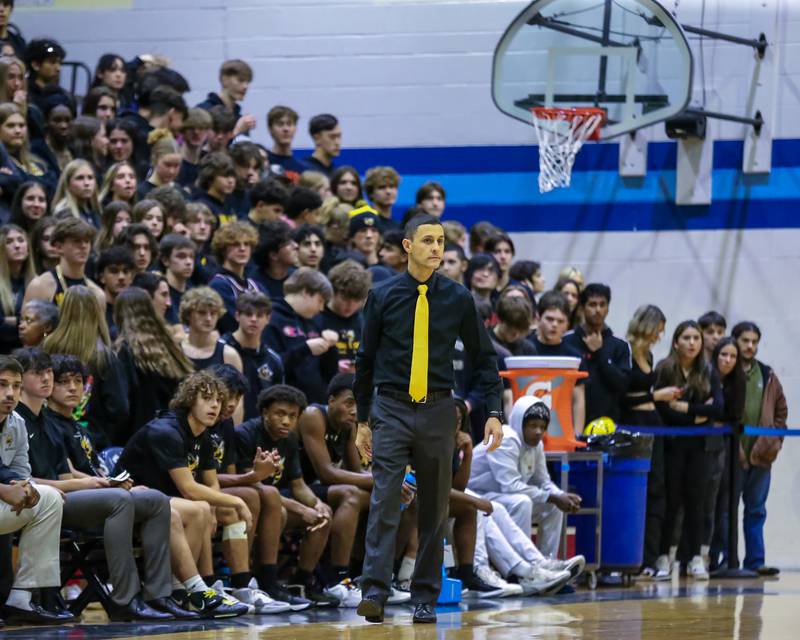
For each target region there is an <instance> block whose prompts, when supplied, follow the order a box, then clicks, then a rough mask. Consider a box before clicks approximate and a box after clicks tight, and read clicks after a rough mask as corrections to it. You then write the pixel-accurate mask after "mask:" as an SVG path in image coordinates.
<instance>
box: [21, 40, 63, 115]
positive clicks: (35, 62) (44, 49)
mask: <svg viewBox="0 0 800 640" xmlns="http://www.w3.org/2000/svg"><path fill="white" fill-rule="evenodd" d="M66 55H67V54H66V52H65V51H64V47H62V46H61V45H60V44H58V42H56V41H55V40H52V39H50V38H42V39H37V40H31V41H30V43H29V44H28V48H27V51H26V54H25V63H26V64H27V65H28V70H29V79H28V100H29V101H30V102H32V103H33V104H35V105H36V106H37V107H39V108H40V109H41V110H42V111H44V104H43V103H42V98H43V96H42V91H43V89H44V88H45V87H47V86H49V85H56V86H58V80H59V76H60V75H61V63H62V62H63V61H64V58H65V57H66Z"/></svg>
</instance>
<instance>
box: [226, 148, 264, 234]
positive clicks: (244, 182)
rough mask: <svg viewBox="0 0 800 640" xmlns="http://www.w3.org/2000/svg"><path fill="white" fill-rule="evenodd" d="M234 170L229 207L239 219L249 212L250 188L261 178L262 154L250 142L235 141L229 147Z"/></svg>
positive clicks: (245, 216) (242, 218) (262, 168)
mask: <svg viewBox="0 0 800 640" xmlns="http://www.w3.org/2000/svg"><path fill="white" fill-rule="evenodd" d="M229 153H230V156H231V159H232V160H233V166H234V169H235V170H236V186H235V187H234V189H233V192H232V193H231V195H230V196H229V198H228V199H229V201H230V203H231V207H232V209H233V211H234V213H235V214H236V217H237V218H238V219H239V220H244V219H245V218H247V214H248V213H250V190H251V189H252V188H253V187H254V186H255V185H256V184H257V183H258V181H259V180H261V174H262V172H263V171H264V156H262V155H261V150H260V149H259V148H258V146H257V145H255V144H253V143H252V142H248V141H246V140H245V141H244V142H237V143H236V144H234V145H232V146H231V147H230V149H229Z"/></svg>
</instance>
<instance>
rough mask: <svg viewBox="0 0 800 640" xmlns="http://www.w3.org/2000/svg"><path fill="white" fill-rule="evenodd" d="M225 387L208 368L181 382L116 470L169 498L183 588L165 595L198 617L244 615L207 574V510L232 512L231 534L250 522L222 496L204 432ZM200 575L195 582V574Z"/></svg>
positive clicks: (210, 522) (210, 526)
mask: <svg viewBox="0 0 800 640" xmlns="http://www.w3.org/2000/svg"><path fill="white" fill-rule="evenodd" d="M224 394H225V390H224V387H223V386H222V383H221V382H219V380H217V378H216V377H214V375H213V374H212V373H210V372H207V371H198V372H196V373H193V374H191V375H190V376H188V377H187V378H185V379H184V380H183V382H181V385H180V386H179V387H178V391H177V392H176V394H175V396H174V397H173V399H172V401H171V402H170V409H171V411H168V412H164V413H162V414H161V415H160V416H159V417H158V418H156V419H155V420H153V421H151V422H149V423H148V424H147V425H146V426H144V427H143V428H141V429H139V431H137V432H136V433H135V434H134V436H133V437H132V438H131V439H130V441H129V442H128V444H127V445H126V446H125V449H124V450H123V452H122V454H121V455H120V457H119V460H118V462H117V469H116V471H117V472H118V471H121V470H125V471H127V472H128V473H130V474H131V477H132V478H133V479H134V482H135V483H136V484H142V485H145V486H148V487H153V488H157V489H159V490H160V491H161V492H163V493H165V494H167V495H168V496H170V498H171V499H170V505H171V506H172V509H173V511H174V512H175V513H174V515H173V525H175V524H177V525H178V526H177V527H176V526H173V534H172V535H175V533H174V532H175V529H176V528H180V529H182V530H183V532H184V536H185V540H186V542H187V544H186V545H182V548H181V550H180V552H179V553H174V552H173V553H172V558H171V560H172V573H173V574H174V575H175V577H176V578H177V579H178V580H179V581H181V582H182V583H183V586H184V587H185V589H178V590H176V591H174V592H173V594H172V598H173V600H175V601H176V602H178V603H179V604H180V605H181V606H182V607H183V608H187V609H189V610H193V611H201V612H203V616H204V617H228V616H231V615H240V614H242V613H247V611H248V607H247V606H246V605H240V604H238V603H237V602H236V601H232V600H230V599H229V598H227V597H225V596H224V594H222V593H217V592H216V591H215V590H214V589H213V588H210V587H209V585H208V581H209V580H211V578H212V577H213V576H212V574H213V568H212V555H211V536H212V535H213V533H214V530H215V529H216V520H215V519H214V517H213V516H212V512H211V506H214V507H217V508H218V509H230V510H232V511H234V512H235V513H236V516H237V518H236V523H235V525H232V526H235V532H232V533H234V535H236V536H240V535H243V534H245V533H246V532H247V530H249V529H250V527H251V525H252V516H251V514H250V510H249V509H248V508H247V505H246V504H245V502H244V501H243V500H242V499H241V498H238V497H236V496H231V495H228V494H225V493H223V492H222V491H221V490H220V487H219V481H218V479H217V472H216V465H215V463H214V459H213V458H212V456H211V445H210V441H209V438H208V434H207V433H206V429H208V428H210V427H212V426H213V425H214V424H215V423H216V422H217V419H218V417H219V413H220V410H221V408H222V400H223V398H224ZM198 569H199V570H200V571H202V572H203V575H204V576H205V577H204V578H201V577H200V571H198Z"/></svg>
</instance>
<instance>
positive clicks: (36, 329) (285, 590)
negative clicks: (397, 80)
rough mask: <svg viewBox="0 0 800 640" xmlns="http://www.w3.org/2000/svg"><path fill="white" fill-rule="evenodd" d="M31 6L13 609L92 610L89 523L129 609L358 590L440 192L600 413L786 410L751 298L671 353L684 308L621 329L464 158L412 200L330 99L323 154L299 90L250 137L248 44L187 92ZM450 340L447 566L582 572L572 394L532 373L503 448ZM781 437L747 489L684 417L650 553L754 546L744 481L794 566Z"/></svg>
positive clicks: (407, 570) (272, 601) (670, 421)
mask: <svg viewBox="0 0 800 640" xmlns="http://www.w3.org/2000/svg"><path fill="white" fill-rule="evenodd" d="M13 6H14V3H13V0H0V54H1V55H0V143H2V144H1V145H0V223H1V224H2V226H0V423H1V424H2V430H1V431H0V534H6V535H4V536H3V537H2V538H0V539H2V540H3V542H2V545H0V557H2V560H0V562H1V563H2V564H1V565H0V566H1V571H2V583H3V584H0V601H3V600H4V601H5V606H4V608H3V612H4V613H3V617H4V618H6V619H7V621H9V622H14V623H31V624H61V623H64V622H69V621H73V620H75V615H73V613H71V612H70V611H69V608H68V603H69V602H71V601H74V600H75V598H77V597H79V594H80V593H81V591H82V589H84V588H88V587H86V586H85V585H86V583H85V582H82V581H80V580H75V579H74V578H73V579H71V580H69V581H68V582H67V583H66V584H62V576H61V572H60V560H61V544H62V539H63V538H64V536H67V535H68V534H70V533H74V534H76V535H84V536H98V537H100V538H101V540H102V543H103V545H102V546H103V548H104V551H105V571H104V572H103V575H102V578H103V583H104V584H105V585H107V588H108V590H109V591H108V594H107V595H108V598H107V599H106V601H105V602H104V604H105V606H106V610H107V613H108V615H109V618H110V619H112V620H164V619H172V618H179V619H190V618H198V617H228V616H237V615H243V614H273V613H282V612H287V611H301V610H305V609H308V608H310V607H313V606H317V607H334V606H345V607H354V606H356V605H357V604H358V602H359V601H360V598H361V596H360V591H359V588H358V580H357V579H358V577H359V575H360V566H361V560H362V558H363V537H364V532H363V529H364V522H365V515H366V513H367V511H368V509H369V502H370V491H371V489H372V475H371V472H370V470H369V464H368V461H367V460H365V459H363V458H362V457H361V456H360V455H359V452H358V451H357V449H356V446H355V429H356V404H355V398H354V395H353V379H354V375H353V374H354V367H355V359H356V353H357V351H358V348H359V342H360V334H361V309H362V307H363V305H364V304H365V301H366V300H367V298H368V296H369V295H370V291H371V289H372V288H373V287H376V286H381V285H380V283H381V282H383V281H386V280H388V279H391V278H396V277H402V274H403V272H404V271H405V265H406V261H407V255H406V251H405V249H404V242H407V241H408V240H407V237H406V236H407V232H406V224H407V223H408V221H409V220H412V219H413V218H414V217H416V216H419V215H428V216H433V217H434V218H435V219H437V220H441V221H442V225H443V227H444V230H445V235H446V239H447V243H446V244H445V246H443V247H442V249H441V251H442V258H443V260H442V266H441V268H440V270H439V273H438V274H437V275H436V276H435V277H441V278H450V279H452V280H455V281H457V282H459V283H461V284H462V285H463V286H465V287H467V288H468V289H469V290H470V291H471V292H472V294H473V297H474V300H475V305H476V308H477V312H478V313H479V314H480V317H481V318H482V319H483V321H484V323H485V325H486V327H487V328H488V329H489V332H490V336H491V338H492V341H493V344H494V346H495V349H496V352H497V356H498V362H499V365H500V367H501V368H502V367H503V361H504V359H505V358H508V357H511V356H520V355H542V356H572V357H576V358H579V359H580V362H581V364H580V367H581V369H583V370H585V371H587V372H588V378H586V379H585V381H581V383H579V384H578V385H576V387H575V391H574V394H573V420H574V423H575V426H576V430H578V431H582V430H583V427H584V426H585V425H586V424H588V423H590V422H591V421H593V420H595V419H597V418H600V417H609V418H611V419H612V420H614V421H615V422H618V423H621V424H626V425H676V426H685V425H707V426H713V425H722V424H745V423H746V424H753V425H756V424H760V425H765V426H770V427H781V426H785V424H786V416H787V408H786V401H785V399H784V396H783V392H782V389H781V385H780V382H779V381H778V378H777V376H776V375H775V372H774V371H773V370H772V369H771V368H770V367H769V366H767V365H766V364H764V363H762V362H761V361H759V360H758V359H757V353H758V346H759V343H760V341H761V338H762V336H761V331H760V330H759V328H758V326H756V325H755V324H754V323H752V322H749V321H742V322H739V323H738V324H736V325H735V326H734V327H733V328H732V331H731V332H730V334H728V330H727V323H726V320H725V318H723V317H722V316H721V315H720V314H719V313H716V312H709V313H705V314H704V315H702V316H701V317H700V318H699V319H698V320H697V321H695V320H684V321H681V322H678V323H677V326H676V328H675V331H674V332H673V334H672V335H671V336H670V345H669V346H670V352H669V355H668V356H667V357H666V358H665V359H664V360H662V361H661V362H658V363H655V362H654V361H653V355H652V348H653V346H654V345H655V343H656V342H658V341H659V339H660V338H661V337H662V335H663V333H664V330H665V327H666V325H667V318H666V317H665V316H664V314H663V313H662V312H661V310H660V309H659V308H658V307H657V306H655V305H653V304H643V305H642V306H640V307H639V308H638V309H637V310H636V311H635V313H634V314H633V317H632V319H631V321H630V323H629V325H628V327H627V329H626V331H621V332H618V334H616V335H615V333H614V332H612V330H611V328H610V327H608V326H607V324H606V317H607V315H608V311H609V305H610V303H611V297H612V296H611V289H610V288H609V287H608V286H607V285H605V284H599V283H592V282H590V283H585V282H584V276H583V274H582V273H581V272H580V271H578V270H577V269H575V268H573V267H569V266H567V267H565V268H564V269H563V270H562V271H561V273H560V275H559V278H558V280H557V282H556V283H555V284H554V286H552V287H551V288H549V289H548V287H547V284H546V282H545V280H544V277H543V275H542V269H541V266H540V264H539V263H537V262H535V261H534V260H532V259H530V256H519V255H517V254H516V252H515V246H514V242H513V241H512V239H511V237H510V236H509V235H508V234H507V233H506V232H504V231H503V230H502V229H500V228H497V227H496V226H494V225H492V224H491V223H489V222H479V223H477V224H474V225H472V227H471V228H470V229H466V228H465V227H464V226H463V225H462V224H461V223H459V222H458V221H457V220H453V219H450V218H448V215H447V207H446V205H447V194H446V191H445V187H444V186H442V185H441V184H439V183H438V182H435V181H430V182H427V183H425V184H424V185H423V186H422V187H421V188H420V189H419V190H418V192H417V194H416V204H415V206H413V207H411V208H410V209H408V210H406V211H398V210H397V209H396V207H395V206H394V205H395V202H396V200H397V194H398V187H399V185H400V182H401V176H400V175H398V173H397V171H395V170H394V169H393V168H392V167H388V166H379V167H373V168H371V169H369V170H367V171H366V174H365V175H364V176H362V175H361V174H360V173H359V171H357V170H356V169H355V168H353V167H350V166H340V165H339V164H338V162H337V158H338V156H339V155H340V151H341V147H342V141H343V131H342V127H341V125H340V123H339V122H338V120H337V118H336V117H335V116H334V115H331V114H318V115H314V116H313V117H310V118H308V117H307V116H308V114H303V118H304V119H305V118H307V122H306V125H307V127H308V131H309V133H310V135H311V137H312V138H313V140H314V144H315V149H314V151H313V153H312V154H311V155H309V156H308V157H298V156H297V155H296V154H295V153H294V152H293V148H292V144H293V140H294V137H295V133H296V131H297V127H298V126H299V124H300V122H301V116H300V115H299V114H298V113H296V112H295V111H294V110H293V109H292V108H291V107H289V106H275V107H273V108H272V109H270V111H269V113H268V114H266V120H265V122H264V124H265V125H266V127H267V130H268V132H269V135H270V137H271V139H272V141H273V142H272V145H271V146H270V147H265V146H262V145H260V144H256V143H254V142H252V141H251V140H250V136H249V134H250V132H251V131H252V130H253V129H254V128H255V127H257V126H261V124H260V121H261V120H263V119H264V118H263V116H261V115H259V116H255V115H252V114H248V113H245V112H243V110H242V108H241V105H240V103H241V102H242V100H243V99H244V97H245V95H246V93H247V91H248V87H249V85H250V84H251V83H252V82H253V72H252V70H251V68H250V66H249V65H248V64H247V63H246V62H244V61H242V60H229V61H226V62H224V63H223V64H222V65H221V68H220V73H219V85H220V89H219V92H218V93H211V94H209V95H208V97H207V98H206V100H204V101H203V102H201V103H200V104H198V105H197V106H194V107H190V106H188V105H187V103H186V101H185V98H184V94H185V93H186V92H187V91H188V90H189V86H188V83H187V82H186V81H185V79H184V78H183V77H182V76H181V75H180V73H179V72H178V71H177V70H175V69H172V68H170V67H169V64H168V61H167V60H164V59H162V58H160V57H159V56H154V55H145V54H143V55H140V56H139V57H137V58H135V59H134V60H132V61H125V60H124V59H123V58H122V57H120V56H119V55H116V54H106V55H104V56H102V57H101V58H100V60H99V61H98V62H97V65H96V70H95V74H94V78H93V82H92V86H91V88H89V89H88V91H87V92H86V95H85V96H80V97H79V96H75V95H71V94H70V93H69V92H67V91H66V90H65V89H63V88H62V87H61V86H60V85H59V74H60V67H61V64H62V63H63V61H64V60H65V58H66V57H67V52H66V51H65V50H64V49H63V47H62V46H61V45H59V43H58V42H57V41H56V40H53V39H38V40H32V41H30V42H25V41H24V39H23V38H22V37H21V36H20V34H19V33H18V32H17V31H16V30H15V29H14V28H13V27H12V26H11V25H10V16H11V13H12V11H13ZM344 134H345V135H346V131H345V132H344ZM344 139H345V140H346V138H344ZM488 213H489V212H487V214H488ZM410 229H411V231H410V233H412V234H413V226H412V227H410ZM643 297H644V296H643ZM679 320H682V319H678V318H671V319H670V323H671V324H674V323H675V321H679ZM435 321H436V319H435V318H433V319H432V322H435ZM619 336H624V338H623V337H619ZM452 354H453V382H454V388H455V392H456V407H457V413H458V423H459V429H458V431H457V433H455V434H454V437H455V441H456V456H455V459H454V461H453V490H452V492H451V497H450V516H451V518H453V519H454V524H453V534H452V540H451V541H452V547H453V551H454V558H455V566H454V567H453V568H451V569H450V571H451V573H452V574H453V575H454V576H455V577H458V578H460V579H461V580H462V582H463V586H464V589H465V594H467V595H469V594H472V595H477V596H480V597H490V598H491V597H506V596H511V595H516V596H529V595H545V594H553V593H557V592H560V591H562V590H564V589H568V588H569V586H568V585H569V583H570V582H572V581H573V580H574V579H575V578H576V577H577V575H578V574H579V573H580V571H581V569H582V567H583V559H582V558H581V557H575V558H567V559H558V558H557V553H558V546H559V542H560V539H561V531H562V527H563V526H564V514H565V513H571V512H574V511H576V510H577V509H578V508H579V507H580V502H581V498H580V496H577V495H574V494H572V493H565V492H563V491H562V490H561V489H559V488H558V487H557V486H556V485H555V484H554V483H553V482H552V481H551V480H550V477H549V476H548V473H547V469H546V467H545V462H544V453H543V448H542V436H543V434H544V433H545V432H546V430H547V426H548V423H549V420H550V411H549V410H548V408H547V407H546V406H545V405H544V404H543V403H541V402H537V401H536V400H535V399H534V398H523V399H521V400H518V401H517V402H516V403H512V402H511V396H510V391H506V416H507V417H508V424H507V425H506V426H504V433H505V438H504V442H503V445H502V446H501V448H500V449H499V450H498V451H497V452H494V453H492V454H491V455H487V452H486V447H485V445H483V444H481V440H482V439H483V425H484V423H485V420H486V407H485V403H484V402H483V399H482V397H481V392H480V389H479V387H477V386H476V385H474V383H473V379H472V376H471V365H472V360H471V356H470V354H468V353H465V352H464V349H463V345H460V344H459V343H456V344H455V345H453V347H452ZM779 450H780V440H779V439H777V438H764V437H760V438H749V437H745V438H744V439H743V442H742V451H741V456H740V459H739V460H737V461H734V463H735V464H736V465H737V468H739V470H740V474H739V476H740V482H739V485H740V486H734V487H730V486H728V482H727V479H726V478H727V476H726V474H724V473H723V470H724V469H725V468H726V464H727V462H728V461H727V460H726V449H725V447H723V445H722V440H721V438H720V437H718V436H698V437H690V438H674V439H670V438H657V439H656V441H655V446H654V450H653V454H652V470H651V472H650V476H649V479H648V505H647V521H646V527H647V530H646V540H645V549H644V563H643V566H642V573H641V576H642V578H654V579H667V578H669V577H670V576H671V574H672V571H673V562H672V560H671V553H672V555H675V554H677V559H678V560H679V561H680V562H681V563H682V565H683V567H685V569H686V571H687V572H688V574H689V575H690V576H692V577H694V578H695V579H708V576H709V570H710V569H715V568H717V567H720V566H725V565H732V564H734V563H738V559H735V558H729V557H727V554H726V552H727V540H726V532H727V524H726V523H727V520H728V517H729V514H728V513H727V497H726V496H727V492H728V491H736V492H741V495H742V497H743V500H744V507H745V509H744V531H745V538H746V548H747V552H746V557H745V559H744V564H745V566H746V567H748V568H751V569H754V570H759V571H761V572H764V573H769V572H773V571H774V569H772V568H770V567H768V566H766V565H765V551H764V540H763V528H764V522H765V519H766V511H765V504H766V499H767V494H768V490H769V480H770V466H771V464H772V463H773V462H774V461H775V459H776V456H777V455H778V452H779ZM412 474H413V470H412ZM402 502H403V515H402V519H401V527H400V532H399V533H398V537H397V541H396V565H395V580H394V584H393V591H392V595H391V598H390V603H402V602H407V601H408V600H409V599H410V591H409V589H410V584H411V581H412V573H413V567H414V558H415V557H416V553H417V538H416V531H415V526H416V524H415V523H416V509H415V488H414V484H413V475H412V476H410V479H409V481H408V482H407V483H406V484H404V486H403V489H402ZM680 513H682V514H683V518H682V521H681V520H680V518H678V514H680ZM533 524H536V525H538V526H537V529H536V542H535V544H534V542H533V541H532V533H533V526H532V525H533ZM12 544H14V545H17V546H18V550H17V553H16V562H15V565H16V568H15V570H12V551H11V549H12ZM674 547H677V551H675V549H674ZM134 548H138V549H140V550H141V553H138V552H137V553H136V554H135V553H134ZM671 548H672V549H671ZM136 555H140V556H141V559H140V561H139V562H137V560H136Z"/></svg>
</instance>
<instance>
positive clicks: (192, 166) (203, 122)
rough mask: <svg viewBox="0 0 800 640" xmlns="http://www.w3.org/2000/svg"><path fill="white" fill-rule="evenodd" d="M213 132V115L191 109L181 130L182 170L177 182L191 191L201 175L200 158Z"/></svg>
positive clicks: (197, 108)
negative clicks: (210, 133)
mask: <svg viewBox="0 0 800 640" xmlns="http://www.w3.org/2000/svg"><path fill="white" fill-rule="evenodd" d="M210 131H211V115H210V114H209V113H208V111H206V110H205V109H200V108H199V107H195V108H193V109H189V113H188V115H187V117H186V119H185V120H184V121H183V127H182V129H181V158H182V159H181V170H180V173H179V174H178V178H177V180H176V182H177V183H178V184H179V185H181V186H182V187H185V188H188V189H191V188H192V187H193V186H194V184H195V183H196V182H197V175H198V174H199V173H200V158H201V156H202V154H203V147H204V146H205V143H206V139H207V138H208V134H209V132H210Z"/></svg>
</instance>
